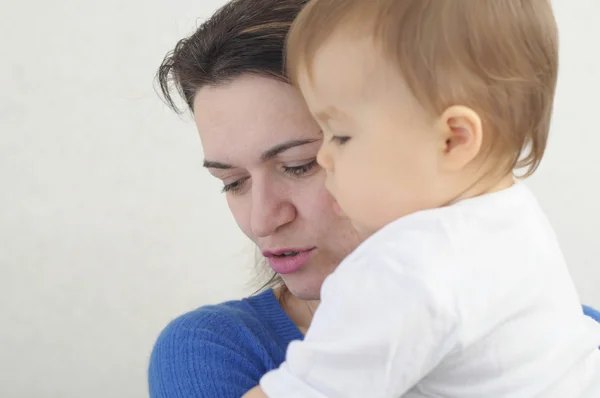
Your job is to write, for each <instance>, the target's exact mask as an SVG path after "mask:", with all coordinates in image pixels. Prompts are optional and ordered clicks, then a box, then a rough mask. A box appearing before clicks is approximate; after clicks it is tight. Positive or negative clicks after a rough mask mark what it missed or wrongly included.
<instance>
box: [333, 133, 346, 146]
mask: <svg viewBox="0 0 600 398" xmlns="http://www.w3.org/2000/svg"><path fill="white" fill-rule="evenodd" d="M348 141H350V137H347V136H344V135H334V136H333V137H331V142H333V143H335V144H337V145H340V146H341V145H344V144H345V143H347V142H348Z"/></svg>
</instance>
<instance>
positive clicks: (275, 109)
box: [194, 76, 318, 162]
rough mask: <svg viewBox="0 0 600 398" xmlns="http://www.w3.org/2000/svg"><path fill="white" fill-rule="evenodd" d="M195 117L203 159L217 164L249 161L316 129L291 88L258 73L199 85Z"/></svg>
mask: <svg viewBox="0 0 600 398" xmlns="http://www.w3.org/2000/svg"><path fill="white" fill-rule="evenodd" d="M194 120H195V123H196V126H197V128H198V132H199V134H200V139H201V141H202V146H203V149H204V155H205V157H206V158H207V159H211V160H218V161H221V162H223V161H231V162H246V161H250V160H251V159H252V158H255V157H257V156H260V153H262V152H263V151H264V150H265V149H268V148H270V147H272V146H274V145H277V144H279V143H281V142H284V141H288V140H297V139H307V138H314V137H315V135H316V133H318V127H317V124H316V122H315V121H314V120H313V118H312V117H311V116H310V114H309V112H308V110H307V108H306V105H305V103H304V100H303V99H302V97H301V96H300V94H299V93H298V91H297V90H296V89H295V88H293V87H292V86H290V85H288V84H285V83H283V82H280V81H277V80H275V79H271V78H266V77H260V76H244V77H241V78H239V79H237V80H234V81H233V82H231V83H228V84H225V85H220V86H216V87H205V88H202V89H201V90H200V91H199V92H198V93H197V95H196V98H195V101H194Z"/></svg>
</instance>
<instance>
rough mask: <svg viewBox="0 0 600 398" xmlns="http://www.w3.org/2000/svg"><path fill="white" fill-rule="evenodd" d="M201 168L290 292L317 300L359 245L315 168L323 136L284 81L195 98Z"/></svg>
mask: <svg viewBox="0 0 600 398" xmlns="http://www.w3.org/2000/svg"><path fill="white" fill-rule="evenodd" d="M194 116H195V122H196V125H197V127H198V131H199V133H200V139H201V141H202V146H203V148H204V156H205V162H204V164H205V167H206V168H207V169H208V170H209V172H210V173H211V174H212V175H213V176H215V177H216V178H218V179H220V180H221V181H222V182H223V187H224V191H225V194H226V197H227V202H228V204H229V208H230V209H231V212H232V213H233V216H234V218H235V220H236V222H237V223H238V225H239V227H240V228H241V229H242V231H243V232H244V233H245V234H246V235H247V236H248V237H249V238H250V239H251V240H252V241H254V242H255V243H256V245H257V246H258V247H259V248H260V250H261V251H262V253H263V255H264V256H265V257H267V259H268V261H269V264H270V265H271V267H272V268H273V269H274V270H275V271H276V272H278V273H279V274H281V276H282V278H283V280H284V282H285V284H286V285H287V287H288V288H289V289H290V291H291V292H292V293H293V294H294V295H296V296H297V297H300V298H302V299H318V298H319V292H320V288H321V285H322V283H323V280H324V279H325V277H327V275H329V274H330V273H331V272H333V270H334V269H335V268H336V267H337V266H338V264H339V263H340V262H341V260H342V259H343V258H344V257H345V256H346V255H347V254H348V253H350V251H352V250H353V249H354V248H355V247H356V245H357V244H358V242H359V239H358V237H357V234H356V232H355V230H354V229H353V228H352V226H351V225H350V223H349V221H348V220H347V219H346V218H342V217H340V216H339V215H337V214H336V213H335V212H334V211H333V199H332V197H331V196H330V195H329V193H328V192H327V190H326V189H325V186H324V181H325V173H324V171H323V170H322V169H321V168H320V167H319V166H318V164H317V163H316V156H317V152H318V150H319V147H320V145H321V137H322V134H321V131H320V129H319V126H318V125H317V123H316V122H315V121H314V120H313V119H312V117H311V116H310V114H309V113H308V110H307V108H306V105H305V104H304V101H303V99H302V97H301V96H300V94H299V93H298V92H297V91H296V89H294V88H293V87H291V86H290V85H288V84H285V83H282V82H280V81H277V80H275V79H270V78H266V77H259V76H252V75H247V76H243V77H240V78H238V79H236V80H234V81H233V82H231V83H228V84H224V85H220V86H216V87H204V88H202V89H201V90H199V91H198V93H197V95H196V98H195V101H194Z"/></svg>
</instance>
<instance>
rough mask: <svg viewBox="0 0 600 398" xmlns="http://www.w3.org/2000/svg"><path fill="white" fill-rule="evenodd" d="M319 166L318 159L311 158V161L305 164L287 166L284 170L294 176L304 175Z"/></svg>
mask: <svg viewBox="0 0 600 398" xmlns="http://www.w3.org/2000/svg"><path fill="white" fill-rule="evenodd" d="M316 166H317V160H316V159H314V160H311V161H310V162H308V163H306V164H303V165H301V166H294V167H285V166H284V168H283V170H284V171H285V173H286V174H289V175H291V176H293V177H302V176H303V175H305V174H308V173H310V172H311V171H312V170H313V169H314V168H315V167H316Z"/></svg>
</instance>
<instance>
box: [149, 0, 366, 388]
mask: <svg viewBox="0 0 600 398" xmlns="http://www.w3.org/2000/svg"><path fill="white" fill-rule="evenodd" d="M307 2H308V0H234V1H233V2H231V3H229V4H228V5H227V6H225V7H224V8H222V9H221V10H219V11H218V12H217V13H216V14H215V15H214V16H213V17H212V18H210V19H209V20H208V21H207V22H205V23H204V24H203V25H202V26H200V28H199V29H198V30H197V31H196V32H195V33H194V34H193V35H192V36H190V37H189V38H186V39H184V40H182V41H180V42H179V43H178V44H177V46H176V48H175V50H174V51H173V53H171V54H169V55H168V56H167V58H165V60H164V62H163V64H162V65H161V68H160V70H159V74H158V79H159V82H160V85H161V88H162V92H163V94H164V96H165V98H166V99H167V102H168V103H169V104H170V105H171V106H172V107H173V108H175V104H174V101H173V98H172V96H171V86H170V82H171V81H173V82H174V83H175V88H176V89H177V90H178V92H179V93H180V94H181V96H182V97H183V98H184V99H185V101H186V104H187V107H189V109H190V110H192V112H193V114H194V119H195V122H196V125H197V127H198V131H199V133H200V138H201V141H202V145H203V148H204V155H205V162H204V165H205V166H206V168H207V169H208V171H209V172H210V173H211V174H213V175H214V176H215V177H216V178H219V179H220V180H222V181H223V187H224V191H225V192H226V197H227V201H228V203H229V207H230V209H231V211H232V213H233V215H234V218H235V220H236V221H237V223H238V225H239V226H240V228H241V229H242V231H243V232H244V233H245V234H246V235H247V236H248V237H249V238H250V239H252V240H253V241H254V242H255V243H256V245H257V246H258V248H259V249H260V250H261V251H262V253H263V254H264V256H265V257H266V258H267V260H268V262H269V264H270V267H271V268H272V270H274V271H275V272H276V273H277V275H278V276H277V279H276V280H275V288H274V289H273V290H271V289H269V290H266V291H265V292H263V293H261V294H258V295H256V296H254V297H251V298H248V299H246V300H242V301H235V302H229V303H224V304H220V305H216V306H209V307H203V308H200V309H198V310H196V311H193V312H190V313H188V314H186V315H183V316H181V317H179V318H178V319H176V320H175V321H173V322H172V323H171V324H170V325H169V326H167V328H166V329H165V330H164V331H163V333H162V334H161V336H160V337H159V338H158V341H157V343H156V345H155V347H154V350H153V353H152V357H151V361H150V369H149V385H150V395H151V396H152V397H182V398H183V397H186V398H189V397H210V398H230V397H231V398H233V397H235V398H238V397H240V396H242V395H244V394H245V393H246V392H247V391H248V390H250V389H251V388H252V387H254V386H256V385H257V384H258V381H259V380H260V378H261V376H262V375H263V374H265V373H266V372H267V371H269V370H271V369H274V368H276V367H277V366H279V365H280V364H281V362H282V361H283V360H284V358H285V350H286V347H287V345H288V344H289V342H290V341H292V340H295V339H301V338H302V337H303V332H304V331H305V330H306V329H307V328H308V326H309V324H310V321H311V319H312V313H313V311H314V309H315V308H316V305H317V303H318V301H316V300H318V299H319V291H320V287H321V284H322V283H323V280H324V279H325V277H326V276H327V275H329V274H330V273H331V272H332V271H333V270H334V269H335V268H336V266H337V265H338V264H339V262H340V261H341V260H342V259H343V258H344V257H345V256H346V255H347V254H348V253H349V252H350V251H351V250H352V249H353V248H354V247H355V246H356V245H357V244H358V242H359V238H358V237H357V236H356V233H355V232H354V230H353V229H352V227H351V226H350V225H349V223H348V222H347V221H346V220H345V219H343V218H341V217H339V216H338V215H336V214H335V212H334V211H333V205H334V204H333V201H332V198H331V197H330V196H329V195H328V194H327V192H326V190H325V188H324V186H323V182H324V173H323V172H322V171H321V170H320V168H319V167H318V165H317V164H316V161H315V158H316V154H317V150H318V148H319V145H320V131H319V128H318V126H317V124H316V123H315V122H314V121H313V120H312V118H311V117H310V115H309V113H308V111H307V110H306V108H305V105H304V102H303V100H302V98H301V97H300V96H299V94H298V93H297V92H296V91H295V90H294V89H293V88H292V87H291V86H289V85H288V84H287V83H286V78H285V76H284V74H283V69H284V68H283V58H282V54H283V47H284V43H285V36H286V34H287V31H288V28H289V27H290V25H291V23H292V21H293V20H294V18H295V16H296V14H297V13H298V12H299V11H300V9H301V8H302V7H303V6H304V4H305V3H307Z"/></svg>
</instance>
